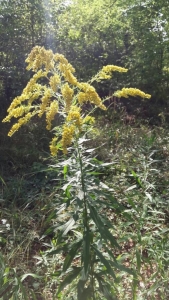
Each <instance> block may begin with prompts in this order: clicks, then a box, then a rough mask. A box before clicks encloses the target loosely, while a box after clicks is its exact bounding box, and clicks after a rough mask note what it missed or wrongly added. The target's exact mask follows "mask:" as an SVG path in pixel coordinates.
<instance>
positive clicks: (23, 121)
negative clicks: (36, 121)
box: [8, 113, 32, 137]
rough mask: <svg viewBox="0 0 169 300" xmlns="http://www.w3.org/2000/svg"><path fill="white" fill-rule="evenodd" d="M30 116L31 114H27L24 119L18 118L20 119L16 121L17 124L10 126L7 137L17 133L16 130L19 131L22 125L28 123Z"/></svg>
mask: <svg viewBox="0 0 169 300" xmlns="http://www.w3.org/2000/svg"><path fill="white" fill-rule="evenodd" d="M31 116H32V115H31V113H28V114H27V115H26V116H25V117H23V118H20V119H19V120H18V123H16V124H14V125H13V126H12V128H11V129H10V131H9V133H8V136H10V137H11V136H12V135H13V134H14V133H15V132H16V131H18V129H19V128H20V127H21V126H22V125H24V124H26V123H28V121H29V120H30V118H31Z"/></svg>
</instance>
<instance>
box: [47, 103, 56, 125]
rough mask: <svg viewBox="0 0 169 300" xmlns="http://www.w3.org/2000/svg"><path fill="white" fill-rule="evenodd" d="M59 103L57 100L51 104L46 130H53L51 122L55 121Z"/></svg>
mask: <svg viewBox="0 0 169 300" xmlns="http://www.w3.org/2000/svg"><path fill="white" fill-rule="evenodd" d="M58 108H59V105H58V102H57V101H56V100H54V101H52V103H51V104H50V106H49V108H48V111H47V112H46V123H47V126H46V129H48V130H50V129H51V126H52V125H51V122H52V121H53V120H54V117H55V115H56V114H57V113H58Z"/></svg>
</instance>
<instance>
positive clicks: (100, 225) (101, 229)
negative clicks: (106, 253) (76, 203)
mask: <svg viewBox="0 0 169 300" xmlns="http://www.w3.org/2000/svg"><path fill="white" fill-rule="evenodd" d="M88 205H89V208H90V216H91V218H92V220H93V221H94V223H95V224H96V226H97V228H98V230H99V233H100V234H101V236H102V238H103V239H104V240H105V241H109V242H110V243H111V245H112V247H118V248H120V246H119V245H118V243H117V241H116V239H115V238H114V237H113V235H112V234H111V233H110V231H109V230H108V228H107V227H106V226H105V224H104V223H103V222H102V220H101V218H100V217H99V215H98V213H97V211H96V209H95V208H94V206H92V205H90V204H88Z"/></svg>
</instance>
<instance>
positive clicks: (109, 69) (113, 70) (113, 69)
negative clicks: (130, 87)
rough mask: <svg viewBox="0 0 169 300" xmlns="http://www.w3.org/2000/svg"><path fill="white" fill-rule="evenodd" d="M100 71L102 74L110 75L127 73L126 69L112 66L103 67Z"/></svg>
mask: <svg viewBox="0 0 169 300" xmlns="http://www.w3.org/2000/svg"><path fill="white" fill-rule="evenodd" d="M101 71H103V72H104V73H111V72H115V71H117V72H120V73H126V72H127V71H128V69H126V68H122V67H118V66H114V65H107V66H104V67H103V68H102V70H101Z"/></svg>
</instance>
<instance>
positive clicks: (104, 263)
mask: <svg viewBox="0 0 169 300" xmlns="http://www.w3.org/2000/svg"><path fill="white" fill-rule="evenodd" d="M92 248H93V249H94V251H95V253H96V255H97V256H98V257H99V258H100V261H101V262H102V264H103V265H104V266H105V267H106V269H107V273H108V274H109V275H111V276H112V277H113V278H114V279H115V280H116V275H115V273H114V271H113V269H112V268H111V265H110V263H109V261H108V260H107V259H106V258H105V257H104V256H103V254H102V253H101V252H100V251H99V250H98V249H97V248H95V247H94V246H92Z"/></svg>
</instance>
